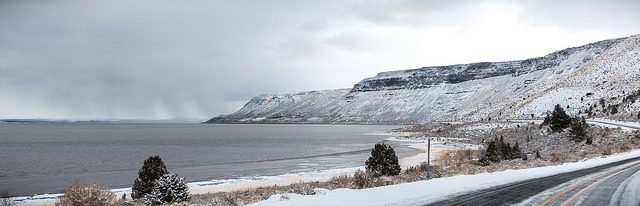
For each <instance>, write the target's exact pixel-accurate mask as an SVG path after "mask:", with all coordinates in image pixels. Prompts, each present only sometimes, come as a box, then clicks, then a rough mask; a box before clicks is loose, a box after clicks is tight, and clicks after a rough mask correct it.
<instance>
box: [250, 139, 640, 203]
mask: <svg viewBox="0 0 640 206" xmlns="http://www.w3.org/2000/svg"><path fill="white" fill-rule="evenodd" d="M634 157H640V150H634V151H630V152H625V153H619V154H616V155H611V156H607V157H598V158H593V159H589V160H585V161H580V162H573V163H565V164H562V165H556V166H546V167H537V168H529V169H521V170H505V171H500V172H493V173H481V174H476V175H460V176H452V177H445V178H436V179H431V180H425V181H418V182H411V183H405V184H398V185H390V186H384V187H376V188H369V189H362V190H354V189H336V190H331V191H329V190H322V189H319V190H318V192H317V193H318V195H298V194H281V195H273V196H272V197H271V198H269V199H268V200H265V201H262V202H258V203H255V204H254V205H260V206H265V205H416V204H425V203H429V202H435V201H438V200H443V199H446V198H448V197H451V196H454V195H456V194H461V193H466V192H471V191H475V190H480V189H486V188H490V187H494V186H498V185H502V184H507V183H513V182H518V181H523V180H528V179H534V178H540V177H545V176H550V175H555V174H560V173H565V172H570V171H576V170H580V169H585V168H591V167H596V166H599V165H604V164H607V163H611V162H616V161H621V160H625V159H630V158H634Z"/></svg>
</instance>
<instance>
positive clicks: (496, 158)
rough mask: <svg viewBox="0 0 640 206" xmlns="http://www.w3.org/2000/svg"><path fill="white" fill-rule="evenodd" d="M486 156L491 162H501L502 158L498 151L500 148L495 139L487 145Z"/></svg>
mask: <svg viewBox="0 0 640 206" xmlns="http://www.w3.org/2000/svg"><path fill="white" fill-rule="evenodd" d="M486 157H487V159H489V161H491V162H500V160H501V159H502V158H501V157H500V154H499V153H498V148H497V147H496V142H495V141H491V142H489V145H487V153H486Z"/></svg>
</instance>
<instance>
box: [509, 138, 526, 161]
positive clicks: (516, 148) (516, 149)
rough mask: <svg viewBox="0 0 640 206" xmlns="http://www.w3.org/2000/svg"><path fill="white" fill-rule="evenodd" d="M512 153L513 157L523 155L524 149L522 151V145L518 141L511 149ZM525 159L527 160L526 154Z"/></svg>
mask: <svg viewBox="0 0 640 206" xmlns="http://www.w3.org/2000/svg"><path fill="white" fill-rule="evenodd" d="M511 153H512V154H513V158H512V159H515V158H518V157H522V156H523V155H522V151H520V145H518V142H516V144H515V145H513V148H512V149H511ZM523 160H526V156H524V158H523Z"/></svg>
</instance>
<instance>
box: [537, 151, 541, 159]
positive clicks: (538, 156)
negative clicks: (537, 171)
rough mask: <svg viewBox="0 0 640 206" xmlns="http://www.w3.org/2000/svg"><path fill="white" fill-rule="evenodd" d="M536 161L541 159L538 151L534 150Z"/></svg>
mask: <svg viewBox="0 0 640 206" xmlns="http://www.w3.org/2000/svg"><path fill="white" fill-rule="evenodd" d="M536 159H542V156H540V151H538V150H536Z"/></svg>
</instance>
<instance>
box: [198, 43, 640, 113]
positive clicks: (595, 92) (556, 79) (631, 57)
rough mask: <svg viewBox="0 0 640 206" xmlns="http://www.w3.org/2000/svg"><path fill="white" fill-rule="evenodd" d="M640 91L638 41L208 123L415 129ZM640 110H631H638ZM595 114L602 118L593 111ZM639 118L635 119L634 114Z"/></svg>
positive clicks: (383, 77) (253, 108) (428, 74)
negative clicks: (401, 126)
mask: <svg viewBox="0 0 640 206" xmlns="http://www.w3.org/2000/svg"><path fill="white" fill-rule="evenodd" d="M639 88H640V35H635V36H631V37H627V38H620V39H611V40H605V41H600V42H596V43H592V44H587V45H584V46H580V47H574V48H568V49H564V50H561V51H557V52H554V53H551V54H549V55H546V56H544V57H539V58H532V59H526V60H521V61H509V62H483V63H473V64H459V65H450V66H435V67H424V68H419V69H411V70H400V71H390V72H382V73H379V74H378V75H376V76H375V77H371V78H366V79H364V80H362V81H360V82H358V83H357V84H356V85H354V87H353V88H351V89H338V90H323V91H310V92H301V93H295V94H264V95H260V96H257V97H254V98H253V99H251V100H250V101H249V102H248V103H247V104H246V105H245V106H244V107H242V108H241V109H240V110H239V111H237V112H235V113H232V114H229V115H222V116H218V117H215V118H212V119H211V120H209V121H207V123H356V124H413V123H421V122H428V121H459V120H481V119H487V118H492V119H512V118H531V117H532V116H534V117H541V116H543V115H545V113H546V112H547V111H548V110H550V109H551V108H552V107H553V105H555V104H561V105H563V106H565V107H567V106H568V108H569V109H568V111H569V112H571V113H574V114H578V113H582V112H584V111H585V110H586V109H587V108H589V107H591V106H592V105H593V104H599V101H600V99H601V98H602V99H604V100H605V101H606V102H607V104H617V103H618V100H620V101H621V99H623V98H624V96H625V94H629V93H630V92H636V91H638V90H639ZM638 108H640V102H634V103H631V104H629V105H627V106H626V107H625V108H624V109H626V110H637V109H638ZM593 112H594V113H596V114H597V113H598V112H600V110H599V109H594V110H593ZM636 113H637V112H636Z"/></svg>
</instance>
